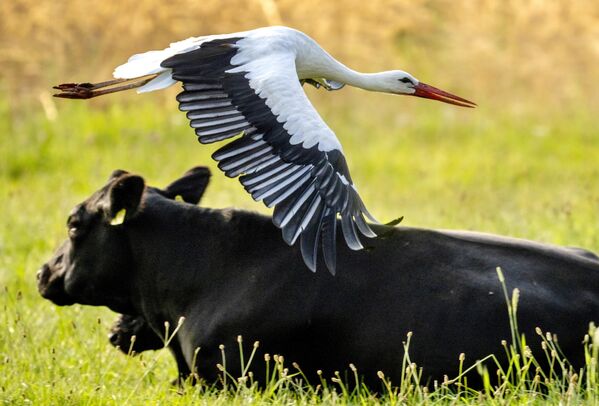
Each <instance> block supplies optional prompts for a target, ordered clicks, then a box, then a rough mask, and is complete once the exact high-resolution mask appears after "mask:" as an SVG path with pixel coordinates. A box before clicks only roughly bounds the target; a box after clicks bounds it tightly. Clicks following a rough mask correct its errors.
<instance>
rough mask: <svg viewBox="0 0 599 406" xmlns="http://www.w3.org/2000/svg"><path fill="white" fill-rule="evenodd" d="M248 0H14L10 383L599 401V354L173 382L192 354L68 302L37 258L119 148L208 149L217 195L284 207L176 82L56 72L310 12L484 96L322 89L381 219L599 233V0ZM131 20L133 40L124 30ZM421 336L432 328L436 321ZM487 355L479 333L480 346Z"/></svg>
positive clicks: (6, 33) (317, 22)
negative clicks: (386, 373)
mask: <svg viewBox="0 0 599 406" xmlns="http://www.w3.org/2000/svg"><path fill="white" fill-rule="evenodd" d="M242 3H243V2H239V1H228V2H217V1H204V2H201V6H200V2H187V1H178V2H173V3H172V5H171V6H170V7H168V6H166V5H164V3H159V2H157V1H147V2H143V3H139V2H134V1H130V0H121V1H119V2H112V1H109V2H95V3H92V2H89V1H66V2H49V1H46V2H41V3H39V4H38V3H37V2H35V3H34V2H33V1H30V0H18V1H11V2H0V19H1V20H2V21H3V24H2V25H0V64H1V66H2V76H0V212H1V213H2V220H1V221H0V306H1V309H2V313H1V315H0V401H1V402H3V403H6V404H25V403H33V404H91V405H95V404H126V403H129V404H146V403H150V404H162V403H167V404H188V403H190V402H192V401H198V402H201V403H210V404H212V403H226V404H229V403H234V404H255V403H270V402H272V403H339V404H342V403H347V402H351V403H371V402H381V403H391V404H395V403H403V402H406V401H407V402H410V403H423V404H431V403H442V404H447V403H469V404H472V403H489V404H508V403H510V402H518V403H542V402H544V401H549V402H551V403H556V404H557V403H560V402H561V403H562V404H577V403H587V404H596V403H597V402H599V375H598V374H599V372H598V371H597V369H595V371H594V374H595V375H593V372H591V373H590V374H586V375H582V377H583V378H584V379H579V380H572V379H571V377H569V378H568V377H566V381H560V380H557V379H554V380H553V381H552V383H548V384H547V385H548V389H547V390H545V391H544V392H543V393H542V391H540V390H539V386H536V387H534V386H531V383H530V382H529V383H527V384H522V385H521V384H520V383H519V381H516V380H514V381H509V380H508V384H506V385H505V387H503V388H499V389H498V388H485V390H482V391H474V390H468V389H465V388H464V387H463V386H459V385H456V384H455V383H454V384H452V385H449V386H440V387H439V388H438V389H437V390H434V389H433V388H430V389H428V390H424V389H422V387H420V386H419V385H418V384H417V381H415V380H414V377H413V376H410V377H408V378H407V379H406V380H405V382H404V383H401V385H400V382H394V383H393V384H394V385H398V386H399V388H398V389H391V390H390V391H389V390H383V392H382V394H381V395H378V396H375V395H373V394H370V393H369V392H367V391H360V392H351V391H350V392H347V388H346V387H345V386H344V385H343V384H341V383H338V382H334V381H332V380H330V378H331V377H326V378H327V384H326V385H323V386H321V387H320V388H318V390H316V388H306V387H304V386H301V385H298V384H297V383H295V382H294V381H293V379H292V378H289V377H285V376H279V377H278V380H277V382H279V383H278V384H277V385H276V386H275V385H274V384H273V386H271V387H269V388H268V389H267V390H265V391H259V390H257V389H255V388H246V387H244V386H239V387H237V388H232V389H231V390H229V391H222V390H218V389H216V388H209V387H206V386H202V385H200V386H196V387H190V386H188V387H185V388H184V390H178V389H177V388H175V387H173V386H171V385H170V381H171V380H172V378H173V377H174V376H175V374H176V372H175V364H174V362H173V361H172V360H171V359H170V355H169V354H168V353H167V352H166V351H160V352H150V353H145V354H143V355H142V356H140V357H136V358H132V357H126V356H124V355H122V354H120V353H119V352H118V351H116V350H115V349H114V348H112V347H111V346H110V345H109V343H108V340H107V331H108V328H109V326H110V325H111V324H112V321H113V320H114V318H115V315H114V313H112V312H111V311H109V310H107V309H104V308H92V307H84V306H79V305H75V306H71V307H67V308H59V307H56V306H54V305H53V304H52V303H50V302H48V301H45V300H43V299H42V298H41V297H40V296H39V295H38V293H37V289H36V286H35V273H36V271H37V269H38V268H39V266H40V265H41V264H42V263H43V262H44V261H46V260H47V259H49V257H50V256H51V254H52V252H53V250H54V249H55V248H56V247H57V245H58V244H59V243H60V241H62V240H63V239H64V238H66V227H65V222H66V218H67V215H68V213H69V211H70V210H71V208H72V207H73V206H74V205H75V204H77V203H78V202H80V201H81V200H83V199H85V198H86V197H87V196H88V195H89V194H91V193H92V192H93V191H95V190H96V189H98V188H99V187H100V186H102V185H103V184H104V182H105V181H106V179H107V178H108V176H109V174H110V173H111V171H112V170H114V169H116V168H122V169H126V170H129V171H131V172H135V173H139V174H141V175H143V176H144V177H145V178H146V180H147V182H148V183H149V184H151V185H156V186H164V185H166V184H168V183H169V182H170V181H171V180H173V179H175V178H176V177H178V176H179V175H180V174H182V173H183V172H185V171H186V170H187V169H188V168H190V167H192V166H195V165H207V166H209V167H210V168H211V169H212V171H213V177H212V180H211V184H210V186H209V189H208V191H207V193H206V195H205V197H204V199H203V201H202V203H201V204H202V205H204V206H209V207H229V206H234V207H238V208H244V209H249V210H257V211H261V212H264V213H268V210H267V209H266V208H264V207H263V206H261V205H260V204H256V203H255V202H253V201H252V200H251V198H250V197H249V196H247V195H246V194H245V193H244V192H243V190H242V188H241V187H240V186H239V184H238V181H237V180H234V179H227V178H225V177H224V176H222V175H221V174H220V172H219V171H218V169H217V168H216V166H215V165H214V163H213V161H212V160H211V158H210V154H211V153H212V152H214V150H215V149H216V148H218V146H216V145H212V146H202V145H200V144H198V143H197V141H196V140H195V137H194V135H193V133H192V131H191V130H190V129H189V127H188V124H187V121H186V119H185V116H184V114H182V113H181V112H179V111H178V110H177V106H176V103H175V101H174V95H175V94H176V92H177V89H170V90H169V91H166V92H162V93H157V94H148V95H144V96H137V95H135V94H130V95H121V94H117V95H112V96H107V97H105V98H102V99H103V100H102V99H100V100H92V101H88V102H81V101H70V100H58V99H53V98H52V97H51V93H52V92H51V85H52V84H56V83H59V82H64V81H88V80H89V81H97V80H102V79H106V78H108V77H109V76H110V74H111V71H112V67H113V66H115V65H117V64H118V63H120V62H122V61H124V60H125V59H126V58H127V57H128V56H129V55H130V54H133V53H136V52H140V51H143V50H146V49H151V48H161V47H164V46H165V45H166V44H167V43H168V42H169V41H173V40H177V39H181V38H185V37H188V36H191V35H202V34H208V33H216V32H229V31H240V30H243V29H248V28H252V27H258V26H261V25H268V24H276V23H284V24H287V25H291V26H294V27H297V28H300V29H302V30H304V31H306V32H307V33H309V34H310V35H312V36H313V37H314V38H316V39H317V40H318V41H319V42H321V43H322V44H323V45H324V46H325V47H326V48H327V49H329V50H330V51H331V53H332V54H333V55H335V56H337V57H338V58H339V59H341V60H343V61H344V62H346V63H347V64H349V65H352V66H354V67H356V68H357V69H362V70H365V71H374V70H382V69H388V68H401V69H405V70H407V71H409V72H411V73H413V74H414V75H415V76H416V77H418V78H420V79H422V80H423V81H424V82H426V83H430V84H432V85H435V86H439V87H441V88H443V89H447V90H449V91H451V92H455V93H456V94H459V95H461V96H464V97H466V98H468V99H471V100H474V101H476V102H477V103H478V104H479V107H478V108H477V109H473V110H471V109H461V108H458V107H454V106H449V105H442V104H441V103H435V102H430V101H424V100H421V99H412V98H405V97H400V96H390V95H382V94H369V93H366V92H364V91H360V90H356V89H343V90H341V91H339V92H333V93H327V92H325V91H323V90H316V89H311V88H310V89H306V91H307V92H308V95H309V97H310V99H311V100H312V101H313V103H314V104H315V105H316V107H317V109H318V110H319V112H320V113H321V114H322V116H323V117H324V118H325V121H327V123H328V124H329V125H330V126H331V128H333V129H334V131H335V132H336V134H337V135H338V137H339V138H340V139H341V141H342V143H343V146H344V150H345V152H346V154H347V156H348V163H349V166H350V169H351V171H352V176H353V178H354V181H355V183H356V185H357V187H358V190H359V191H360V193H361V195H362V196H363V199H364V201H365V203H366V205H367V206H368V208H369V210H370V211H371V212H372V213H373V214H375V215H376V216H377V217H378V218H379V219H380V220H382V221H387V220H391V219H394V218H397V217H399V216H404V221H403V224H404V225H408V226H419V227H431V228H449V229H468V230H478V231H485V232H492V233H498V234H505V235H511V236H515V237H521V238H528V239H532V240H537V241H542V242H547V243H553V244H560V245H568V246H580V247H584V248H587V249H590V250H593V251H595V252H597V251H599V185H598V182H597V181H598V179H599V118H598V117H597V112H599V85H598V84H599V40H598V38H599V31H598V30H599V28H598V27H599V6H597V3H596V2H593V1H584V0H580V1H571V2H567V1H528V2H519V1H506V2H504V1H495V0H484V1H480V2H477V3H474V2H469V1H465V0H464V1H455V2H449V1H443V0H439V1H413V2H408V1H387V0H381V1H375V2H370V3H368V4H366V3H364V2H358V1H354V0H350V1H347V2H343V4H344V6H340V5H339V4H338V3H341V2H338V3H337V2H335V3H333V2H330V3H323V2H315V1H307V2H302V3H301V4H298V3H296V2H291V1H274V0H272V1H266V0H265V1H255V2H247V4H242ZM475 4H476V5H475ZM240 7H245V9H244V10H245V12H244V14H243V15H240V14H239V13H238V12H237V11H238V10H239V8H240ZM90 10H91V11H93V12H90ZM25 20H27V21H28V23H30V24H24V23H23V21H25ZM106 27H110V28H109V29H107V28H106ZM123 36H127V41H119V39H120V38H123ZM498 283H499V282H498ZM520 294H521V295H526V292H521V293H520ZM508 295H511V292H508ZM505 317H508V309H507V306H506V314H505ZM595 321H596V322H599V319H598V320H595ZM509 339H510V337H497V341H498V342H500V341H501V340H508V341H509ZM527 339H528V340H529V341H530V340H535V339H542V338H541V337H528V338H527ZM412 341H413V343H412V344H411V345H417V342H418V337H417V336H414V337H413V338H412ZM582 341H583V337H581V347H580V350H581V351H584V350H585V346H584V345H583V344H582ZM512 344H514V345H515V348H516V347H517V343H512ZM587 347H588V346H587ZM589 357H590V358H589V365H591V364H592V363H593V362H594V363H595V364H594V365H595V368H596V365H597V345H595V353H594V357H595V358H594V360H595V361H591V359H592V358H593V353H592V350H591V352H589ZM474 361H475V360H472V359H469V358H468V353H467V352H466V360H465V361H464V366H465V367H467V366H469V365H472V364H473V363H474ZM255 362H256V367H257V368H262V367H263V365H264V361H262V360H258V361H255ZM459 362H460V361H459V359H458V355H457V354H456V364H457V363H459ZM515 362H517V360H516V361H515ZM514 365H515V364H514ZM531 365H532V364H531ZM515 367H516V366H514V368H515ZM519 367H520V369H522V368H523V365H519ZM529 367H530V366H529ZM290 368H291V366H290ZM516 375H517V374H516ZM522 376H524V375H522ZM578 377H579V378H581V376H580V374H579V376H578ZM450 378H452V377H450ZM529 378H530V379H534V378H533V377H532V376H531V377H529ZM593 379H594V381H593ZM382 384H383V382H382ZM376 389H379V388H376ZM431 392H432V393H431Z"/></svg>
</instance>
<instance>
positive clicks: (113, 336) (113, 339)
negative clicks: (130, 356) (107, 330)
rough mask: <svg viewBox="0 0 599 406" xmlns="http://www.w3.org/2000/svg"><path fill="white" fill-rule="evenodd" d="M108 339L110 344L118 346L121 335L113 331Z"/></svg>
mask: <svg viewBox="0 0 599 406" xmlns="http://www.w3.org/2000/svg"><path fill="white" fill-rule="evenodd" d="M108 340H109V341H110V344H112V345H113V346H115V347H116V346H117V345H118V343H119V335H118V333H112V334H110V336H109V337H108Z"/></svg>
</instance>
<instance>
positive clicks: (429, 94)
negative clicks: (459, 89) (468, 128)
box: [412, 82, 476, 107]
mask: <svg viewBox="0 0 599 406" xmlns="http://www.w3.org/2000/svg"><path fill="white" fill-rule="evenodd" d="M414 89H415V90H416V92H414V93H412V96H416V97H423V98H425V99H433V100H439V101H442V102H445V103H449V104H455V105H456V106H462V107H476V103H474V102H471V101H470V100H466V99H463V98H461V97H459V96H456V95H454V94H451V93H447V92H446V91H444V90H441V89H437V88H436V87H433V86H430V85H427V84H426V83H422V82H420V83H418V84H417V85H416V86H414Z"/></svg>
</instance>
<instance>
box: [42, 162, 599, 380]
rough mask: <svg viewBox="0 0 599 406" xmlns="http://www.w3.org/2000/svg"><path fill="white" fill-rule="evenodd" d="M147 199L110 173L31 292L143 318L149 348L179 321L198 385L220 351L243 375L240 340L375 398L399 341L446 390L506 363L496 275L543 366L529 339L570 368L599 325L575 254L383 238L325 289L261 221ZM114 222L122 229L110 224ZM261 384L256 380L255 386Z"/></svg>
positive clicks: (592, 272) (587, 257) (592, 263)
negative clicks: (549, 335) (561, 356)
mask: <svg viewBox="0 0 599 406" xmlns="http://www.w3.org/2000/svg"><path fill="white" fill-rule="evenodd" d="M206 179H207V178H206ZM195 180H196V181H197V177H196V179H195ZM177 182H179V185H181V184H186V185H187V186H189V185H188V184H187V182H186V181H185V180H184V179H182V180H179V181H177ZM206 183H207V182H204V183H203V185H204V186H205V184H206ZM144 185H145V183H144V180H143V179H142V178H141V177H139V176H136V175H131V174H128V173H125V172H119V173H117V174H116V175H115V176H114V177H112V178H111V180H110V181H109V182H108V184H107V185H106V186H105V187H104V188H102V189H101V190H99V191H98V192H96V193H95V194H94V195H92V196H91V197H90V198H89V199H88V200H86V201H85V202H83V203H82V204H80V205H78V206H77V207H76V208H75V210H74V211H73V213H72V214H71V217H70V218H69V228H71V229H74V230H72V233H70V234H71V238H70V239H69V240H68V241H66V242H65V243H64V244H63V245H62V246H61V247H60V248H59V250H58V252H57V253H56V255H55V257H54V258H53V259H51V260H50V261H49V262H48V263H47V264H45V265H44V266H43V268H42V270H41V271H40V273H39V275H38V278H39V280H38V287H39V291H40V293H41V294H42V296H44V297H45V298H47V299H50V300H52V301H53V302H54V303H56V304H59V305H66V304H72V303H82V304H90V305H104V306H108V307H110V308H111V309H113V310H114V311H116V312H120V313H125V314H131V315H135V317H142V318H143V320H145V322H146V323H147V324H148V326H150V327H151V330H152V331H154V332H155V333H156V334H160V333H161V332H162V331H163V330H164V327H163V326H164V322H165V321H168V322H169V323H170V325H171V326H175V325H176V324H177V321H178V320H179V318H180V317H181V316H185V322H184V323H183V325H182V327H181V329H180V331H179V332H178V334H177V336H176V338H175V339H174V340H173V342H172V345H173V351H174V353H175V355H176V356H177V353H178V354H179V360H180V361H182V362H183V364H184V365H185V366H186V367H187V368H188V369H189V368H190V367H191V363H192V359H193V356H194V351H195V349H196V348H198V347H200V348H201V349H200V352H199V357H198V363H197V372H198V374H199V375H200V376H201V377H202V378H204V379H206V380H207V381H209V382H212V381H215V380H216V379H217V374H218V370H217V368H216V367H215V365H216V364H217V363H219V362H221V353H220V350H219V348H218V347H219V344H225V345H226V356H227V367H228V369H229V372H231V373H232V374H233V375H239V374H240V370H239V362H237V360H236V357H237V354H238V352H237V342H236V337H237V336H238V335H243V337H244V339H245V343H247V345H251V343H252V342H253V341H254V340H260V342H261V345H260V352H268V353H271V354H283V355H284V356H285V359H286V360H288V361H289V363H290V362H293V361H295V362H297V363H298V364H299V365H300V367H301V368H302V369H303V370H304V371H305V372H306V373H307V375H308V377H309V378H312V377H314V376H315V375H314V373H315V371H316V370H318V369H321V370H323V371H324V373H325V374H326V375H330V374H332V373H333V371H335V370H340V371H341V370H344V369H347V366H348V364H349V363H350V362H353V363H354V364H355V365H356V366H357V367H358V370H359V371H360V372H361V373H362V374H363V376H364V378H365V381H366V382H367V383H370V384H373V386H374V385H376V382H377V378H376V371H378V370H382V371H384V372H385V374H386V375H387V376H388V377H391V379H392V380H393V381H394V382H396V383H398V382H399V376H400V369H401V365H402V362H401V361H402V357H403V350H402V341H404V340H405V338H406V334H407V333H408V332H409V331H412V332H413V334H414V336H413V339H412V346H411V348H410V355H411V359H412V361H414V362H416V363H417V364H418V365H419V366H422V367H424V376H425V377H432V378H439V377H441V376H442V375H443V374H449V375H450V376H451V375H452V374H455V372H456V368H457V366H458V361H457V359H458V354H460V353H462V352H464V353H466V355H467V359H468V360H470V361H472V362H473V361H474V360H476V359H479V358H482V357H484V356H486V355H487V354H489V353H498V352H501V351H502V348H501V345H500V341H501V340H502V339H508V338H509V337H510V330H509V323H508V317H507V312H506V304H505V299H504V296H503V293H502V290H501V285H500V283H499V281H498V279H497V275H496V267H498V266H500V267H502V269H503V272H504V274H505V276H506V283H507V287H508V289H509V291H511V290H512V289H513V288H515V287H518V288H519V289H520V291H521V295H520V303H519V307H518V317H519V326H520V329H521V332H523V333H525V334H526V335H527V336H528V337H529V339H528V342H529V344H530V345H531V347H532V349H533V352H536V353H537V354H539V351H540V350H539V345H538V344H539V340H536V339H535V334H534V328H535V327H536V326H539V327H541V328H542V329H543V330H549V331H552V332H554V333H556V334H557V335H558V336H559V338H560V345H561V348H562V349H563V351H564V353H565V354H566V356H568V358H569V359H570V360H571V361H572V362H573V363H574V365H577V366H579V365H581V364H582V363H583V358H582V356H583V351H582V345H581V340H582V337H583V336H584V334H585V333H586V332H587V327H588V323H589V321H591V320H597V319H599V260H597V257H596V256H594V254H592V253H589V252H586V251H581V250H579V249H570V248H562V247H557V246H552V245H546V244H540V243H535V242H531V241H525V240H518V239H511V238H504V237H498V236H493V235H487V234H479V233H470V232H453V231H436V230H426V229H417V228H404V227H402V228H385V227H378V228H376V231H377V232H378V233H379V234H385V238H378V239H373V240H370V241H369V246H370V249H368V250H362V251H358V252H353V251H350V250H349V249H347V248H346V247H345V245H344V244H339V245H338V272H337V275H336V276H331V275H330V274H329V273H328V272H326V270H324V269H322V268H319V269H318V271H317V272H316V273H312V272H309V271H307V270H306V268H305V266H304V264H303V262H302V257H301V253H300V252H299V249H296V248H295V247H288V246H287V245H285V243H284V242H283V241H282V240H281V238H280V234H279V232H278V230H277V229H276V228H275V227H274V226H273V225H272V222H271V219H270V218H269V217H267V216H263V215H259V214H256V213H249V212H245V211H239V210H230V209H227V210H215V209H207V208H200V207H196V206H194V205H193V204H187V203H182V202H175V201H173V200H172V197H173V193H166V192H165V191H163V190H159V189H156V188H151V187H144ZM167 190H168V188H167ZM188 190H194V189H193V187H189V188H188ZM202 192H203V190H202ZM198 196H201V192H200V193H199V194H198ZM122 208H126V210H127V212H126V216H125V220H124V223H123V224H121V225H111V224H110V222H111V219H112V218H113V216H114V215H115V213H118V212H119V211H120V210H121V209H122ZM249 350H250V348H246V354H247V353H249ZM261 358H262V357H261V355H260V354H259V355H258V359H261ZM180 367H181V365H180ZM263 370H264V368H263V366H262V365H259V366H257V367H256V368H254V373H255V374H256V377H257V378H258V379H260V373H261V372H263ZM188 372H189V370H187V373H188ZM183 373H186V372H185V371H183Z"/></svg>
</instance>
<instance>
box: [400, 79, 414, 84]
mask: <svg viewBox="0 0 599 406" xmlns="http://www.w3.org/2000/svg"><path fill="white" fill-rule="evenodd" d="M399 81H400V82H403V83H409V84H411V85H413V84H414V82H412V81H411V80H410V78H402V79H399Z"/></svg>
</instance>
